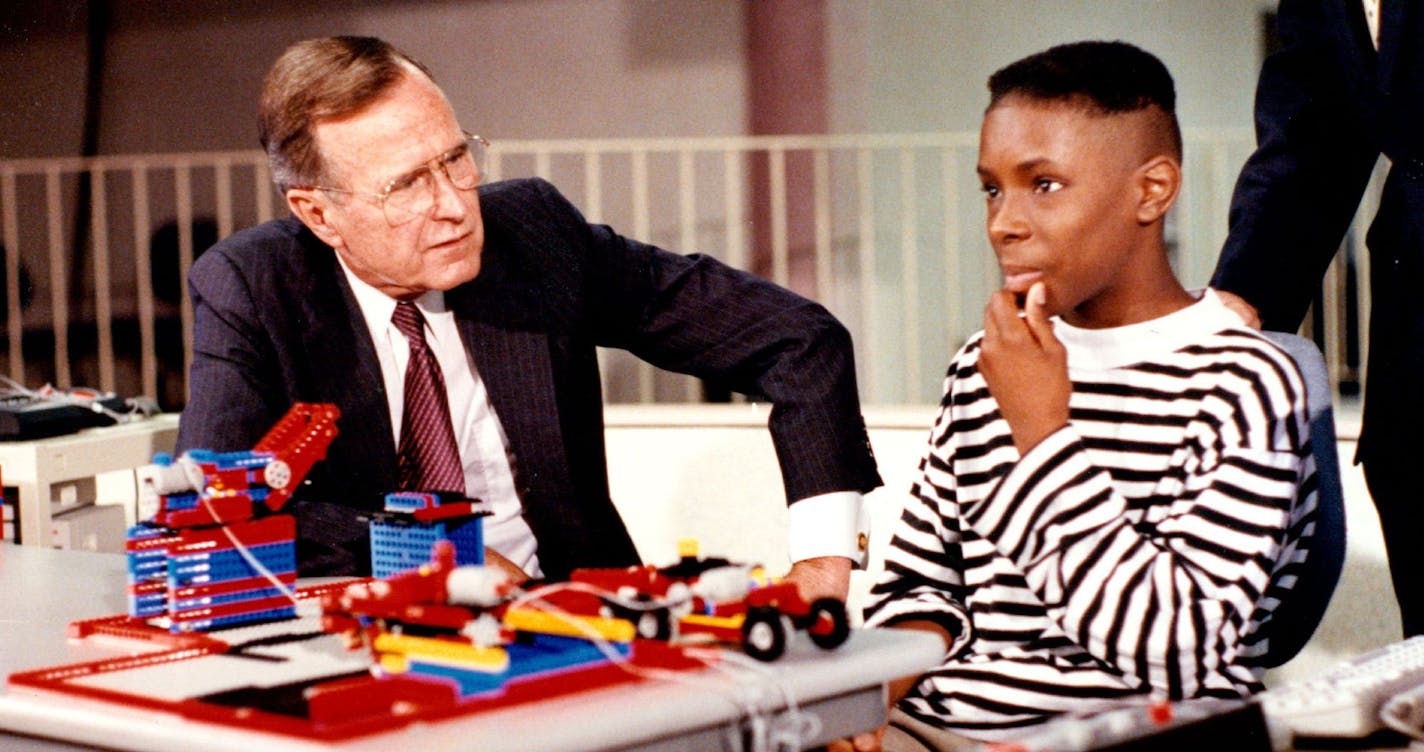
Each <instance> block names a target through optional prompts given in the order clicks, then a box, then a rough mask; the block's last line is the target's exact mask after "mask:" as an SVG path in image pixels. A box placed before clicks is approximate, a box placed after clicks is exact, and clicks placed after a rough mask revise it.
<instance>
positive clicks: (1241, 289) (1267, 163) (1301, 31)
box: [1211, 0, 1424, 635]
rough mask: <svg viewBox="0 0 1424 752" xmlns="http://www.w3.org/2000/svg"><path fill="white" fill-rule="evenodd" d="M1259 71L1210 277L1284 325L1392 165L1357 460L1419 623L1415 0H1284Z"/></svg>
mask: <svg viewBox="0 0 1424 752" xmlns="http://www.w3.org/2000/svg"><path fill="white" fill-rule="evenodd" d="M1279 24H1280V37H1281V42H1282V46H1281V48H1280V49H1279V50H1278V51H1277V52H1275V53H1273V54H1272V55H1270V56H1269V57H1268V58H1267V60H1266V61H1265V64H1264V66H1263V67H1262V69H1261V76H1260V82H1259V85H1258V88H1257V91H1256V131H1257V142H1258V146H1257V149H1256V151H1255V153H1254V154H1252V156H1251V158H1250V159H1249V160H1248V161H1247V163H1246V166H1245V167H1244V168H1243V169H1242V172H1241V176H1240V178H1239V180H1238V181H1237V184H1236V192H1235V195H1234V196H1233V198H1232V203H1231V230H1230V234H1229V236H1228V237H1227V240H1226V244H1225V247H1224V248H1223V250H1222V254H1221V258H1220V260H1219V262H1218V264H1217V268H1216V273H1215V275H1214V277H1213V279H1212V282H1211V285H1212V287H1214V288H1216V289H1217V290H1218V291H1219V292H1221V293H1222V294H1223V296H1224V297H1226V298H1227V299H1228V300H1230V301H1232V302H1233V303H1234V304H1235V305H1236V307H1237V309H1238V311H1239V312H1240V313H1241V314H1242V316H1243V317H1244V318H1246V320H1247V321H1248V323H1252V324H1254V325H1256V326H1261V327H1264V328H1266V329H1280V330H1286V331H1294V330H1295V329H1296V328H1297V327H1298V326H1299V325H1300V322H1301V319H1302V318H1303V317H1304V315H1305V312H1306V309H1307V308H1308V306H1309V304H1310V301H1311V298H1312V296H1313V295H1314V293H1315V291H1316V290H1317V289H1319V284H1320V280H1321V277H1322V276H1323V274H1324V272H1325V269H1326V267H1327V266H1328V265H1329V264H1330V260H1331V258H1332V257H1333V256H1334V255H1335V252H1336V250H1337V249H1338V248H1339V246H1340V241H1341V239H1342V238H1343V237H1344V235H1345V232H1346V230H1347V229H1348V227H1349V225H1350V222H1351V219H1352V218H1353V216H1354V213H1355V210H1356V208H1357V206H1358V205H1359V203H1360V198H1361V196H1362V194H1363V193H1364V191H1365V188H1366V185H1367V183H1368V181H1369V178H1370V174H1371V171H1372V170H1373V168H1374V166H1375V163H1376V161H1377V159H1378V158H1379V156H1380V155H1381V154H1383V155H1384V156H1385V157H1386V158H1387V159H1388V160H1389V162H1390V167H1389V172H1388V176H1387V178H1386V180H1385V183H1384V189H1383V194H1382V197H1381V202H1380V207H1379V210H1378V212H1377V213H1376V214H1375V217H1374V220H1373V221H1372V223H1371V225H1370V230H1369V233H1368V235H1367V244H1368V247H1369V252H1370V290H1371V312H1370V338H1369V363H1368V373H1367V377H1366V384H1365V406H1364V420H1363V426H1362V429H1361V435H1360V443H1359V449H1358V454H1357V456H1356V459H1357V461H1359V462H1360V463H1362V464H1363V466H1364V472H1365V480H1366V482H1367V484H1368V486H1369V489H1370V495H1371V497H1373V499H1374V502H1375V507H1376V509H1377V510H1378V512H1379V517H1380V523H1381V527H1382V528H1383V531H1384V538H1385V545H1386V548H1387V550H1388V554H1389V562H1390V569H1391V572H1392V573H1393V579H1394V588H1395V594H1396V596H1397V598H1398V600H1399V605H1400V612H1401V615H1402V616H1403V623H1404V632H1405V634H1406V635H1417V634H1421V633H1424V582H1421V581H1420V579H1419V577H1418V575H1419V573H1420V572H1421V571H1424V546H1420V544H1419V537H1420V534H1421V533H1424V503H1421V502H1420V499H1419V490H1418V481H1417V476H1416V475H1415V473H1414V468H1416V467H1417V466H1418V464H1419V452H1418V448H1417V447H1418V436H1419V427H1420V426H1421V425H1424V390H1422V389H1420V388H1419V385H1420V384H1421V383H1424V294H1421V293H1420V290H1421V289H1424V127H1421V123H1424V6H1421V5H1420V4H1419V3H1417V2H1405V1H1403V0H1363V1H1362V0H1299V1H1296V0H1283V1H1282V2H1281V4H1280V8H1279Z"/></svg>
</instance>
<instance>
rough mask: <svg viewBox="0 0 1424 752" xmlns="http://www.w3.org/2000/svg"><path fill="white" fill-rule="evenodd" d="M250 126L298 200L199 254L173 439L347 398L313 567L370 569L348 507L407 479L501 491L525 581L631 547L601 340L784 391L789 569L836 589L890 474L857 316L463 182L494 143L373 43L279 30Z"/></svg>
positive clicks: (766, 391)
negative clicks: (885, 471)
mask: <svg viewBox="0 0 1424 752" xmlns="http://www.w3.org/2000/svg"><path fill="white" fill-rule="evenodd" d="M259 121H260V125H261V131H262V133H261V136H262V143H263V146H264V147H265V148H266V150H267V153H268V156H269V160H270V163H271V166H272V171H273V177H274V180H275V181H276V182H277V184H278V186H279V187H280V188H281V190H282V191H283V192H284V194H285V196H286V199H287V204H288V206H289V207H290V209H291V211H292V214H293V215H294V216H293V217H289V218H286V219H281V220H277V221H273V222H269V223H266V224H264V225H261V226H259V227H255V228H252V229H249V230H245V231H243V232H239V233H237V234H235V235H233V236H232V237H230V238H228V239H226V240H224V241H222V242H221V243H219V244H217V245H216V246H214V247H213V248H212V249H211V250H210V251H208V252H207V253H205V254H204V255H203V256H202V257H201V258H199V260H198V261H197V263H195V264H194V266H193V270H192V273H191V275H190V284H191V290H192V299H193V305H194V309H195V315H196V320H195V327H194V362H193V367H192V374H191V379H190V383H191V387H190V391H191V399H190V401H189V403H188V406H187V409H186V410H185V411H184V414H183V418H182V421H181V427H180V431H179V448H180V449H181V448H188V447H200V448H209V449H218V450H225V449H243V448H250V447H251V446H252V444H253V443H254V442H255V441H256V440H257V439H258V438H259V437H260V436H261V435H262V434H263V432H265V431H266V430H267V428H268V427H269V426H270V425H271V424H272V423H274V422H275V421H276V420H277V419H278V418H279V417H280V416H281V415H282V414H283V413H284V412H285V411H286V410H287V408H288V407H289V406H290V405H291V404H292V403H293V402H296V401H307V402H332V403H335V404H337V405H338V406H339V407H340V409H341V412H342V418H341V433H340V435H339V436H338V437H337V438H336V440H335V441H334V442H333V443H332V445H331V447H330V449H329V451H328V454H327V458H326V460H325V461H324V462H323V463H321V464H320V465H318V466H317V467H316V468H315V470H314V471H313V473H312V474H311V476H310V477H309V481H310V482H309V485H308V486H307V487H306V488H304V489H302V491H301V493H300V497H299V500H298V501H296V502H295V503H294V507H295V512H296V514H297V519H298V526H299V533H298V535H299V541H298V557H299V560H300V562H301V564H300V566H301V571H302V572H303V573H304V574H318V573H323V574H330V573H352V572H357V573H359V572H362V571H364V570H365V567H366V566H367V564H368V561H367V554H366V546H367V545H368V544H367V537H366V530H365V525H364V524H363V523H362V522H361V521H360V519H359V515H360V514H361V513H363V512H367V511H371V510H375V509H378V508H379V506H378V505H379V503H380V499H381V497H382V495H383V494H384V493H386V492H388V491H392V490H397V489H399V488H401V487H403V486H413V487H421V486H424V487H425V488H424V489H423V490H442V491H450V490H454V491H459V492H463V493H466V494H468V495H469V496H472V497H479V498H482V499H485V500H486V501H488V502H490V503H491V504H492V505H493V509H494V514H493V516H492V517H491V518H489V519H488V520H487V522H486V542H487V544H488V549H489V551H490V555H491V558H492V559H493V560H495V561H496V562H497V563H500V564H502V565H503V566H506V567H509V568H511V570H517V571H515V572H514V573H515V574H516V576H519V577H523V576H526V575H529V576H540V575H542V576H546V577H550V578H560V577H563V576H565V575H567V574H568V572H569V570H570V569H572V568H574V567H578V566H616V565H628V564H633V563H636V562H637V560H638V557H637V552H636V551H635V549H634V547H633V544H632V542H631V540H630V538H629V536H628V533H627V531H626V529H625V527H624V525H623V522H622V520H621V519H620V518H619V515H618V512H617V511H616V509H615V508H614V506H613V503H612V501H611V500H610V498H609V490H608V477H607V468H606V460H605V457H604V444H603V417H602V400H601V394H600V381H599V373H598V363H597V359H596V355H595V348H596V347H598V346H604V347H617V348H623V349H626V350H628V351H630V352H632V353H634V354H636V355H638V356H639V357H641V358H643V359H644V360H646V361H648V362H650V363H653V364H655V365H657V366H660V367H663V368H667V369H671V370H674V371H679V372H682V373H689V374H694V375H696V376H700V377H703V378H707V379H711V380H714V381H716V382H718V383H721V384H724V385H727V386H729V387H731V388H733V389H735V390H738V391H743V392H747V393H750V394H754V395H757V396H758V397H761V398H765V399H767V400H768V401H770V402H771V403H772V404H773V408H772V411H771V418H770V429H771V432H772V437H773V440H774V443H775V446H776V450H777V456H778V458H779V460H780V463H781V468H782V475H783V479H784V481H785V487H786V494H787V498H788V500H789V501H790V503H791V506H790V513H791V514H790V520H791V541H790V553H791V558H792V560H793V562H794V563H793V565H792V569H791V573H790V575H789V577H790V578H792V579H793V580H794V581H796V582H797V584H798V585H799V586H800V587H801V589H802V591H803V593H806V594H807V595H808V596H819V595H842V596H843V595H844V593H845V590H846V587H847V583H848V577H849V571H850V568H851V566H852V562H853V560H855V559H856V558H857V556H858V555H859V552H858V541H859V540H863V538H862V537H861V536H859V535H858V527H857V523H858V518H859V514H858V512H859V504H860V494H862V493H864V492H866V491H868V490H870V489H872V488H874V487H876V486H878V485H879V484H880V479H879V476H878V474H877V473H876V469H875V462H874V459H873V457H872V455H871V452H870V448H869V442H868V440H867V436H866V431H865V424H864V420H863V419H862V417H861V415H860V405H859V401H858V398H857V395H856V385H855V376H854V363H853V356H852V352H851V342H850V337H849V335H848V333H847V332H846V330H845V328H844V327H843V326H841V325H840V324H839V323H838V322H837V321H836V320H835V319H834V318H833V317H832V316H831V315H830V314H829V313H827V312H826V311H825V310H824V309H823V308H822V307H820V306H818V305H816V304H815V303H812V302H810V301H808V300H805V299H803V298H800V297H798V296H796V295H794V294H792V293H790V292H788V291H786V290H784V289H781V288H779V287H777V286H775V285H772V284H769V283H767V282H765V281H763V280H760V279H757V278H755V277H753V276H750V275H747V274H744V273H742V272H738V271H736V270H733V269H730V268H728V267H726V266H724V265H722V264H720V263H718V262H717V261H715V260H713V259H710V258H706V257H699V256H682V255H678V254H673V253H669V252H667V251H663V250H660V249H658V248H654V247H652V246H649V245H645V244H643V243H639V242H637V241H635V240H632V239H629V238H625V237H621V236H619V235H617V234H615V233H614V232H613V231H612V230H610V229H609V228H607V227H603V226H595V225H590V224H589V223H588V222H586V221H585V220H584V219H583V217H582V216H581V215H580V214H579V213H578V212H577V210H575V209H574V208H573V206H571V205H570V204H569V203H568V201H566V200H565V199H564V198H563V197H562V196H560V195H559V193H558V192H557V191H556V190H555V189H554V188H553V187H552V186H550V185H549V184H547V183H545V182H542V181H538V180H515V181H508V182H502V183H496V184H491V185H486V186H483V187H478V188H477V185H478V183H479V177H480V175H479V159H478V157H479V156H480V153H481V152H482V150H483V148H484V143H483V141H482V140H481V139H480V138H479V137H474V136H470V135H469V134H467V133H466V132H465V131H463V130H462V129H461V128H460V125H459V124H458V122H457V121H456V118H455V114H454V112H453V110H452V109H451V107H450V104H449V103H448V101H447V100H446V98H445V96H444V94H443V93H442V91H441V90H440V88H439V87H438V86H436V84H435V83H434V81H433V80H432V79H431V77H430V75H429V73H428V71H426V70H425V69H424V68H422V67H421V66H420V65H419V64H418V63H416V62H415V61H414V60H412V59H411V58H410V57H409V56H407V55H405V54H404V53H402V52H400V51H399V50H397V49H395V48H394V47H392V46H391V45H389V44H387V43H385V42H383V41H381V40H377V39H371V38H357V37H339V38H328V39H316V40H308V41H306V42H301V43H298V44H296V45H294V46H292V47H291V48H289V49H288V50H287V51H286V52H285V53H283V55H282V56H281V57H280V58H279V59H278V61H277V62H276V63H275V64H274V66H273V68H272V70H271V71H270V72H269V74H268V76H267V79H266V81H265V83H264V88H263V94H262V101H261V106H260V112H259ZM412 322H413V323H412ZM432 355H433V361H434V362H431V356H432ZM412 378H415V379H417V381H411V379H412ZM431 391H434V392H436V393H437V395H438V399H435V400H433V401H426V402H422V403H421V405H420V406H418V407H413V402H412V401H413V400H417V399H426V398H428V396H429V394H428V393H429V392H431ZM419 395H425V396H424V397H420V396H419ZM408 398H409V399H408ZM432 405H433V406H432ZM431 447H435V448H433V449H432V448H431ZM442 453H443V454H442ZM432 457H445V458H446V459H448V462H444V464H443V465H442V463H441V462H440V461H435V460H432V459H431V458H432ZM436 465H441V466H442V467H443V468H444V469H441V470H439V472H441V473H445V474H444V475H443V476H442V475H438V474H437V475H434V476H432V475H430V474H429V472H428V471H430V469H431V467H432V466H436ZM728 472H733V470H731V469H729V470H728ZM430 478H443V479H442V480H434V481H432V480H430ZM432 483H433V484H436V485H440V486H441V487H439V488H430V487H429V486H430V485H431V484H432Z"/></svg>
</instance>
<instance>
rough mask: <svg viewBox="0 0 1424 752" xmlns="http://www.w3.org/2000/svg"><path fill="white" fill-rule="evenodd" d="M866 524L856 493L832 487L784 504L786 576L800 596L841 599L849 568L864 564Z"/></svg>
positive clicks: (847, 579)
mask: <svg viewBox="0 0 1424 752" xmlns="http://www.w3.org/2000/svg"><path fill="white" fill-rule="evenodd" d="M866 541H867V530H866V524H865V515H864V505H863V504H862V501H861V496H860V494H859V493H856V492H854V491H835V492H832V493H827V494H821V495H819V496H811V497H808V498H805V499H801V500H800V501H797V502H796V503H794V504H792V505H791V507H790V509H789V530H788V542H787V552H788V553H789V555H790V557H791V561H792V565H791V571H790V572H788V573H787V575H786V579H787V580H788V581H790V582H794V583H796V586H797V589H798V590H799V591H800V593H801V597H802V598H805V599H806V600H808V601H811V600H815V599H817V598H838V599H840V600H845V599H846V595H847V594H848V593H849V592H850V572H851V569H853V568H854V567H858V566H864V564H865V543H866Z"/></svg>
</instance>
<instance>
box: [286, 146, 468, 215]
mask: <svg viewBox="0 0 1424 752" xmlns="http://www.w3.org/2000/svg"><path fill="white" fill-rule="evenodd" d="M488 149H489V141H486V140H485V139H484V137H482V136H477V135H475V134H473V133H466V134H465V141H464V143H461V144H460V145H459V146H457V147H455V148H453V149H451V150H449V151H447V152H445V153H444V154H441V155H439V156H437V157H435V158H434V159H431V160H430V161H428V162H426V163H425V164H422V165H420V166H419V167H416V168H415V169H413V170H411V171H410V172H407V173H405V174H403V175H399V176H397V177H396V178H394V179H393V180H391V182H389V183H386V187H385V188H384V189H382V190H381V191H380V192H379V193H369V192H366V191H353V190H350V189H347V188H333V187H330V186H323V185H314V186H307V187H308V188H310V189H311V190H318V191H329V192H332V193H348V194H351V195H353V196H362V197H365V198H370V199H375V201H376V203H377V205H379V206H380V207H381V211H382V213H384V214H385V216H386V222H388V223H389V224H390V225H391V226H392V227H395V226H397V225H401V224H405V223H406V222H409V221H410V220H412V219H415V218H416V217H418V216H421V215H423V214H428V213H429V212H430V210H431V208H433V207H434V206H435V197H436V195H437V193H438V191H439V190H440V187H439V186H438V185H436V180H437V178H436V173H437V172H439V173H442V174H444V175H445V178H446V179H447V180H449V181H450V184H451V185H453V186H455V188H457V189H459V190H462V191H472V190H474V189H475V188H477V187H478V186H479V184H480V180H481V179H482V178H483V177H484V172H485V171H484V166H485V155H486V153H487V151H488Z"/></svg>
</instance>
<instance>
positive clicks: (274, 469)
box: [262, 460, 292, 489]
mask: <svg viewBox="0 0 1424 752" xmlns="http://www.w3.org/2000/svg"><path fill="white" fill-rule="evenodd" d="M262 479H263V480H264V481H266V482H267V485H269V486H271V487H273V488H276V489H283V488H286V487H287V486H288V484H290V483H291V482H292V467H291V465H288V464H287V463H285V462H283V461H281V460H272V461H271V462H269V463H267V467H266V468H265V469H264V470H263V471H262Z"/></svg>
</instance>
